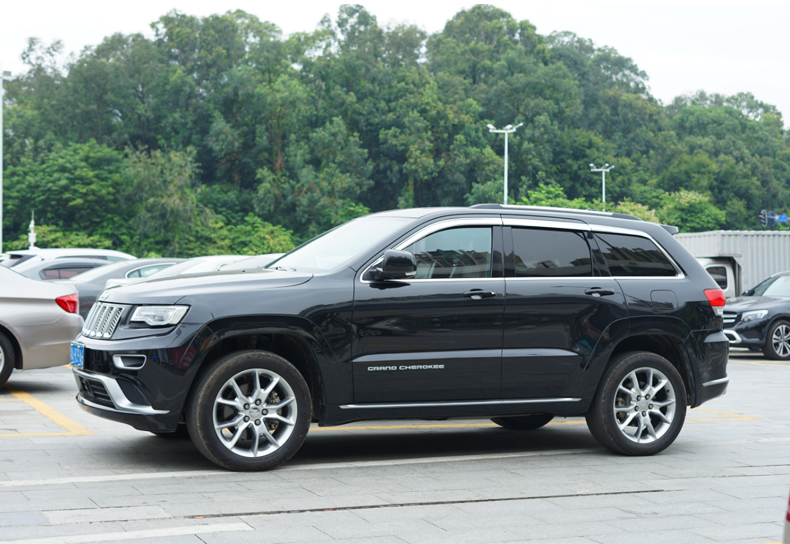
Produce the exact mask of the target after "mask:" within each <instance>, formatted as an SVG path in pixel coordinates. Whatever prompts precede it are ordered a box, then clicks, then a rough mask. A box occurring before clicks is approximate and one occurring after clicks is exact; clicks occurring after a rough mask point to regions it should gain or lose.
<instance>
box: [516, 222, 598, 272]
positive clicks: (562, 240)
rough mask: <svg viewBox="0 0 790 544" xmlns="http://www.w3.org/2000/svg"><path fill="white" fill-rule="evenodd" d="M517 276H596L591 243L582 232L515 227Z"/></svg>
mask: <svg viewBox="0 0 790 544" xmlns="http://www.w3.org/2000/svg"><path fill="white" fill-rule="evenodd" d="M513 253H514V258H515V268H516V277H517V278H534V277H547V276H548V277H556V276H565V277H567V276H592V261H591V259H590V247H589V246H588V245H587V241H586V240H585V239H584V235H583V234H582V233H580V232H574V231H570V230H549V229H533V228H514V229H513Z"/></svg>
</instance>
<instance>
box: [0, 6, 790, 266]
mask: <svg viewBox="0 0 790 544" xmlns="http://www.w3.org/2000/svg"><path fill="white" fill-rule="evenodd" d="M152 28H153V30H154V36H153V38H149V37H146V36H144V35H141V34H130V35H124V34H114V35H111V36H108V37H107V38H105V39H104V40H103V41H102V42H101V43H99V44H97V45H95V46H93V47H89V48H86V49H85V50H83V51H82V52H81V53H80V54H79V55H77V56H75V57H72V58H66V57H64V56H63V48H62V45H61V44H60V43H59V42H55V43H52V44H44V43H41V42H40V41H38V40H31V41H30V42H29V45H28V48H27V49H26V50H25V51H24V52H23V55H22V56H23V60H24V61H25V62H26V64H27V66H28V71H27V72H26V73H24V74H20V75H19V76H17V77H16V78H15V79H14V80H12V81H10V82H8V83H7V84H6V85H5V89H6V101H5V105H4V107H5V109H4V123H5V125H4V130H5V134H4V157H3V164H4V167H5V171H4V179H5V182H4V183H5V186H6V187H5V202H4V205H5V210H4V212H5V213H4V218H3V223H4V224H3V226H4V229H5V230H6V232H7V233H9V235H7V238H14V237H16V236H17V235H20V236H26V226H27V223H28V222H29V218H30V213H31V211H33V210H35V212H36V218H37V220H39V221H40V222H41V223H43V224H46V225H47V226H48V227H51V228H55V229H57V230H58V231H61V232H64V233H75V234H81V235H84V236H90V237H96V236H97V237H100V240H99V241H97V243H104V242H101V240H107V241H109V243H111V244H112V247H113V248H115V249H122V250H126V251H129V252H132V253H135V254H138V255H149V254H160V255H173V256H175V255H179V256H181V255H184V256H186V255H198V254H205V253H216V252H231V253H237V252H240V251H243V252H245V253H247V252H252V253H256V252H265V251H264V250H265V248H270V247H286V246H288V244H293V243H298V242H299V241H302V240H305V239H308V238H310V237H312V236H314V235H316V234H318V233H320V232H321V231H323V230H325V229H328V228H331V227H333V226H335V225H337V224H340V223H342V222H343V221H346V220H348V219H350V218H353V217H356V216H358V215H360V214H363V213H367V212H368V211H374V212H375V211H380V210H385V209H392V208H397V207H406V206H439V205H449V206H460V205H465V204H476V203H481V202H501V201H502V171H503V161H504V141H503V140H504V138H503V137H502V135H501V134H492V133H489V132H488V129H487V128H486V125H488V124H489V123H490V124H492V125H495V126H496V127H499V128H501V127H504V126H506V125H508V124H513V125H515V124H517V123H523V126H522V127H520V128H519V129H518V131H517V132H516V133H514V134H511V135H510V136H509V140H508V143H509V146H508V150H509V164H508V170H509V182H508V192H509V194H508V200H509V201H510V202H512V203H519V204H532V205H552V206H568V207H577V208H591V209H603V204H602V203H601V202H599V201H597V199H598V198H600V197H601V178H600V175H599V174H595V173H592V172H590V170H589V166H588V165H589V164H590V163H595V164H602V163H606V162H608V163H609V164H614V165H616V169H615V170H612V171H611V172H610V173H609V174H607V177H606V185H607V187H606V196H607V200H609V201H610V202H620V204H619V205H618V207H617V208H616V209H617V210H618V211H624V212H625V213H631V214H634V215H637V216H640V217H643V218H645V219H646V220H650V221H655V220H660V221H662V222H670V223H675V224H677V225H679V226H681V228H682V229H684V230H698V229H701V228H708V227H711V228H720V227H723V228H728V229H751V228H758V227H759V223H758V221H757V212H758V211H759V210H760V209H763V208H765V209H773V210H776V211H777V212H779V211H787V210H788V209H790V135H788V132H787V131H786V130H785V129H784V128H783V120H782V114H781V112H779V111H778V110H777V109H776V108H775V107H774V106H772V105H770V104H766V103H764V102H761V101H760V100H759V99H758V98H756V97H754V96H752V95H751V94H749V93H740V94H737V95H733V96H723V95H716V94H712V95H711V94H706V93H704V92H699V93H696V94H693V95H688V96H684V97H678V98H677V99H675V100H674V101H673V102H672V103H671V104H670V105H668V106H666V107H665V106H663V105H662V104H661V103H659V102H658V101H657V100H655V98H653V97H652V96H651V95H650V93H649V86H648V76H647V74H646V73H645V72H643V71H642V70H640V68H639V67H638V66H637V65H636V64H635V63H634V61H633V60H632V59H630V58H628V57H626V56H624V55H622V54H620V53H619V52H618V51H616V50H614V49H612V48H611V47H606V46H601V45H598V44H595V43H593V42H592V41H591V40H589V39H586V38H583V37H580V36H576V35H575V34H573V33H570V32H558V33H554V34H552V35H550V36H542V35H540V34H538V33H537V30H536V28H535V26H534V25H532V24H531V23H530V22H529V21H526V20H522V21H519V20H516V19H514V18H513V16H512V15H510V14H509V13H507V12H506V11H504V10H502V9H499V8H496V7H494V6H491V5H474V6H473V7H471V8H469V9H464V10H461V11H459V12H458V13H457V14H456V15H455V16H454V17H452V19H451V20H449V21H448V22H447V23H446V25H445V27H444V28H443V29H442V30H441V31H440V32H437V33H435V34H433V35H430V36H428V35H426V33H425V32H424V31H423V30H421V29H419V28H418V27H417V26H415V25H407V24H400V25H397V26H382V25H380V24H379V22H378V21H377V20H376V18H375V17H374V16H373V15H372V14H370V13H369V12H367V11H366V10H365V8H364V7H362V6H360V5H343V6H341V7H340V8H339V11H338V13H337V16H336V17H335V18H334V19H333V18H331V17H325V18H324V19H323V20H322V22H321V23H320V24H319V26H318V27H317V28H316V29H315V31H313V32H307V33H298V34H294V35H292V36H283V34H282V32H281V31H280V29H279V28H278V27H277V26H276V25H274V24H273V23H271V22H267V21H261V20H259V19H258V18H256V17H255V16H253V15H250V14H248V13H245V12H243V11H231V12H227V13H224V14H218V15H210V16H207V17H197V16H192V15H188V14H184V13H180V12H178V11H171V12H169V13H167V14H165V15H163V16H162V17H161V18H159V19H158V20H157V21H155V22H154V23H153V24H152ZM127 150H129V151H127ZM689 191H691V192H693V193H694V195H691V193H689ZM667 193H671V195H670V196H667ZM678 195H680V196H678ZM610 206H611V204H610ZM652 210H656V211H655V212H653V211H652ZM725 211H726V214H725V213H724V212H725ZM278 228H281V229H282V232H281V231H279V230H277V229H278ZM271 229H274V230H271ZM285 233H287V235H286V234H285ZM266 240H269V241H268V242H266ZM275 242H276V243H275ZM267 244H268V245H267ZM278 244H279V245H278Z"/></svg>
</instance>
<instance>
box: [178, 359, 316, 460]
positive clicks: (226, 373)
mask: <svg viewBox="0 0 790 544" xmlns="http://www.w3.org/2000/svg"><path fill="white" fill-rule="evenodd" d="M311 418H312V404H311V401H310V392H309V389H308V387H307V383H306V382H305V380H304V378H303V377H302V375H301V374H300V373H299V371H298V370H296V368H295V367H294V366H293V365H292V364H291V363H289V362H288V361H286V360H285V359H283V358H282V357H279V356H277V355H274V354H273V353H268V352H262V351H244V352H239V353H234V354H231V355H228V356H227V357H224V358H223V359H221V360H220V361H219V362H217V364H216V365H215V366H214V367H212V368H211V369H210V370H209V371H208V372H207V373H206V374H205V375H204V376H203V377H202V378H201V379H200V382H199V383H198V385H197V388H196V389H195V393H194V395H193V396H192V401H191V403H190V407H189V413H188V415H187V427H188V428H189V435H190V437H191V438H192V441H193V442H194V444H195V446H196V447H197V449H198V450H199V451H200V453H202V454H203V455H204V456H205V457H206V458H207V459H208V460H209V461H211V462H213V463H216V464H217V465H220V466H222V467H225V468H228V469H231V470H247V471H249V470H269V469H272V468H274V467H276V466H278V465H280V464H282V463H284V462H286V461H287V460H288V459H290V458H291V456H293V455H294V454H295V453H296V452H297V450H298V449H299V448H300V447H301V445H302V442H304V439H305V437H306V436H307V431H308V429H309V427H310V420H311Z"/></svg>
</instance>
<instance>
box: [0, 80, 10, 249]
mask: <svg viewBox="0 0 790 544" xmlns="http://www.w3.org/2000/svg"><path fill="white" fill-rule="evenodd" d="M6 79H11V72H3V66H2V65H0V253H2V252H3V82H4V81H5V80H6Z"/></svg>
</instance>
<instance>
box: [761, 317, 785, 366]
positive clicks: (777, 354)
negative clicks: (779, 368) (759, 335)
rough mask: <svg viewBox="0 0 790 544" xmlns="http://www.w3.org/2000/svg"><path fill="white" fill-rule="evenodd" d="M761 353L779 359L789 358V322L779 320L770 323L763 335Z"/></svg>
mask: <svg viewBox="0 0 790 544" xmlns="http://www.w3.org/2000/svg"><path fill="white" fill-rule="evenodd" d="M763 355H765V356H766V357H767V358H769V359H776V360H780V361H786V360H787V359H790V323H788V322H787V321H784V320H780V321H777V322H776V323H774V324H773V325H771V328H770V329H768V334H767V335H766V337H765V346H764V347H763Z"/></svg>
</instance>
